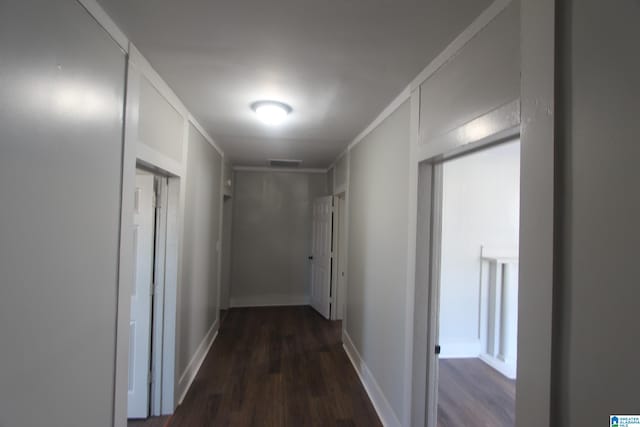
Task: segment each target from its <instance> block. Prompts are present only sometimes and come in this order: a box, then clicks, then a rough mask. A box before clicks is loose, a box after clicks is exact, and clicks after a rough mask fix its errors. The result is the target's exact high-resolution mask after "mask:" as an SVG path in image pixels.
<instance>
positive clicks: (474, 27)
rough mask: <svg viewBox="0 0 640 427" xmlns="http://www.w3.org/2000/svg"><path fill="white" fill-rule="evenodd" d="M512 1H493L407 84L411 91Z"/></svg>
mask: <svg viewBox="0 0 640 427" xmlns="http://www.w3.org/2000/svg"><path fill="white" fill-rule="evenodd" d="M511 1H512V0H495V1H494V2H493V3H491V5H489V7H487V8H486V9H485V10H484V11H483V12H482V13H481V14H480V15H479V16H478V17H477V18H476V19H475V20H474V21H473V22H472V23H471V25H469V26H468V27H467V28H466V29H465V30H464V31H463V32H462V33H460V35H458V37H456V38H455V39H454V40H453V41H452V42H451V43H449V45H448V46H447V47H446V48H445V49H444V50H443V51H442V52H441V53H440V54H439V55H438V56H436V57H435V59H434V60H433V61H431V62H430V63H429V65H427V66H426V67H425V68H424V69H423V70H422V71H421V72H420V74H418V75H417V76H416V78H415V79H413V81H412V82H411V84H409V88H410V90H411V91H413V90H415V89H416V88H417V87H418V86H420V85H421V84H422V83H424V82H425V81H426V80H427V79H428V78H429V77H431V76H432V75H434V74H435V73H436V72H437V71H438V70H439V69H440V67H442V66H443V65H444V64H446V63H447V62H448V61H449V60H450V59H451V58H453V57H454V56H455V55H456V54H457V53H458V52H459V51H460V50H461V49H462V48H463V47H464V46H465V45H466V44H467V43H469V42H470V41H471V39H473V38H474V37H475V36H476V35H477V34H478V33H480V31H482V30H483V29H484V28H485V27H486V26H487V25H489V23H491V21H493V20H494V19H495V18H496V17H497V16H498V15H499V14H500V13H501V12H502V11H503V10H504V9H506V7H507V6H509V4H510V3H511Z"/></svg>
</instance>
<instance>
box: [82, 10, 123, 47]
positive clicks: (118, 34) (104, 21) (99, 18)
mask: <svg viewBox="0 0 640 427" xmlns="http://www.w3.org/2000/svg"><path fill="white" fill-rule="evenodd" d="M78 3H80V5H81V6H82V7H84V8H85V10H86V11H87V12H89V15H91V16H92V17H93V19H95V20H96V22H97V23H98V24H99V25H100V26H101V27H102V28H103V29H104V30H105V31H106V32H107V33H108V34H109V36H111V38H112V39H113V40H114V41H115V42H116V43H117V44H118V46H120V48H121V49H122V50H123V51H124V52H125V53H128V52H129V39H128V38H127V36H126V35H125V34H124V33H123V32H122V30H120V28H119V27H118V26H117V25H116V23H115V22H113V19H111V17H110V16H109V15H108V14H107V12H105V11H104V9H103V8H102V6H100V5H99V4H98V2H97V1H96V0H78Z"/></svg>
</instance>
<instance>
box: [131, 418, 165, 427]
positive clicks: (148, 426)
mask: <svg viewBox="0 0 640 427" xmlns="http://www.w3.org/2000/svg"><path fill="white" fill-rule="evenodd" d="M168 421H169V417H168V416H166V417H150V418H148V419H146V420H128V421H127V427H165V426H166V425H167V422H168Z"/></svg>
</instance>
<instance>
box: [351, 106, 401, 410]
mask: <svg viewBox="0 0 640 427" xmlns="http://www.w3.org/2000/svg"><path fill="white" fill-rule="evenodd" d="M409 106H410V104H409V103H408V102H405V103H404V104H403V105H402V106H401V107H400V108H398V109H397V110H396V111H395V112H394V113H393V114H392V115H391V116H389V117H388V118H387V119H386V120H385V121H384V122H383V123H382V124H380V126H378V127H377V128H376V129H375V130H374V131H373V132H371V133H370V134H369V135H368V136H366V137H365V139H364V140H363V141H362V142H360V143H359V144H358V145H356V146H355V147H354V148H353V149H352V150H351V155H350V163H349V256H348V264H347V265H348V285H347V315H346V318H347V321H346V333H347V335H348V339H350V341H352V342H353V344H354V345H355V348H356V350H357V351H358V353H359V354H360V357H361V358H362V359H363V361H364V362H365V364H366V366H367V367H368V369H369V370H370V372H371V374H372V375H373V377H374V378H375V381H376V382H377V384H378V386H379V387H380V390H381V391H382V393H383V395H384V398H386V400H387V401H388V405H390V408H392V412H393V414H392V415H393V416H394V417H395V419H396V420H398V419H402V405H403V384H404V376H403V375H404V350H405V347H404V345H405V341H404V333H403V331H404V326H405V310H406V307H405V290H406V274H407V270H406V265H407V227H406V223H407V216H408V211H407V209H408V197H409V194H408V191H407V190H406V188H407V186H408V180H409V173H408V170H407V165H408V163H409V112H410V108H409ZM403 190H404V191H403Z"/></svg>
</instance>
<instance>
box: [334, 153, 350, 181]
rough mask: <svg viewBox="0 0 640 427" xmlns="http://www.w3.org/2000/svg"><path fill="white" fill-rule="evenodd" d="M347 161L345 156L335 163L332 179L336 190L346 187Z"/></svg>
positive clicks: (347, 158)
mask: <svg viewBox="0 0 640 427" xmlns="http://www.w3.org/2000/svg"><path fill="white" fill-rule="evenodd" d="M348 160H349V157H348V156H347V155H346V154H345V155H344V156H342V157H340V159H338V161H337V162H336V165H335V167H334V169H335V173H334V177H333V185H334V188H336V189H339V188H341V187H342V186H344V185H347V169H348V168H349V164H348Z"/></svg>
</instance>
